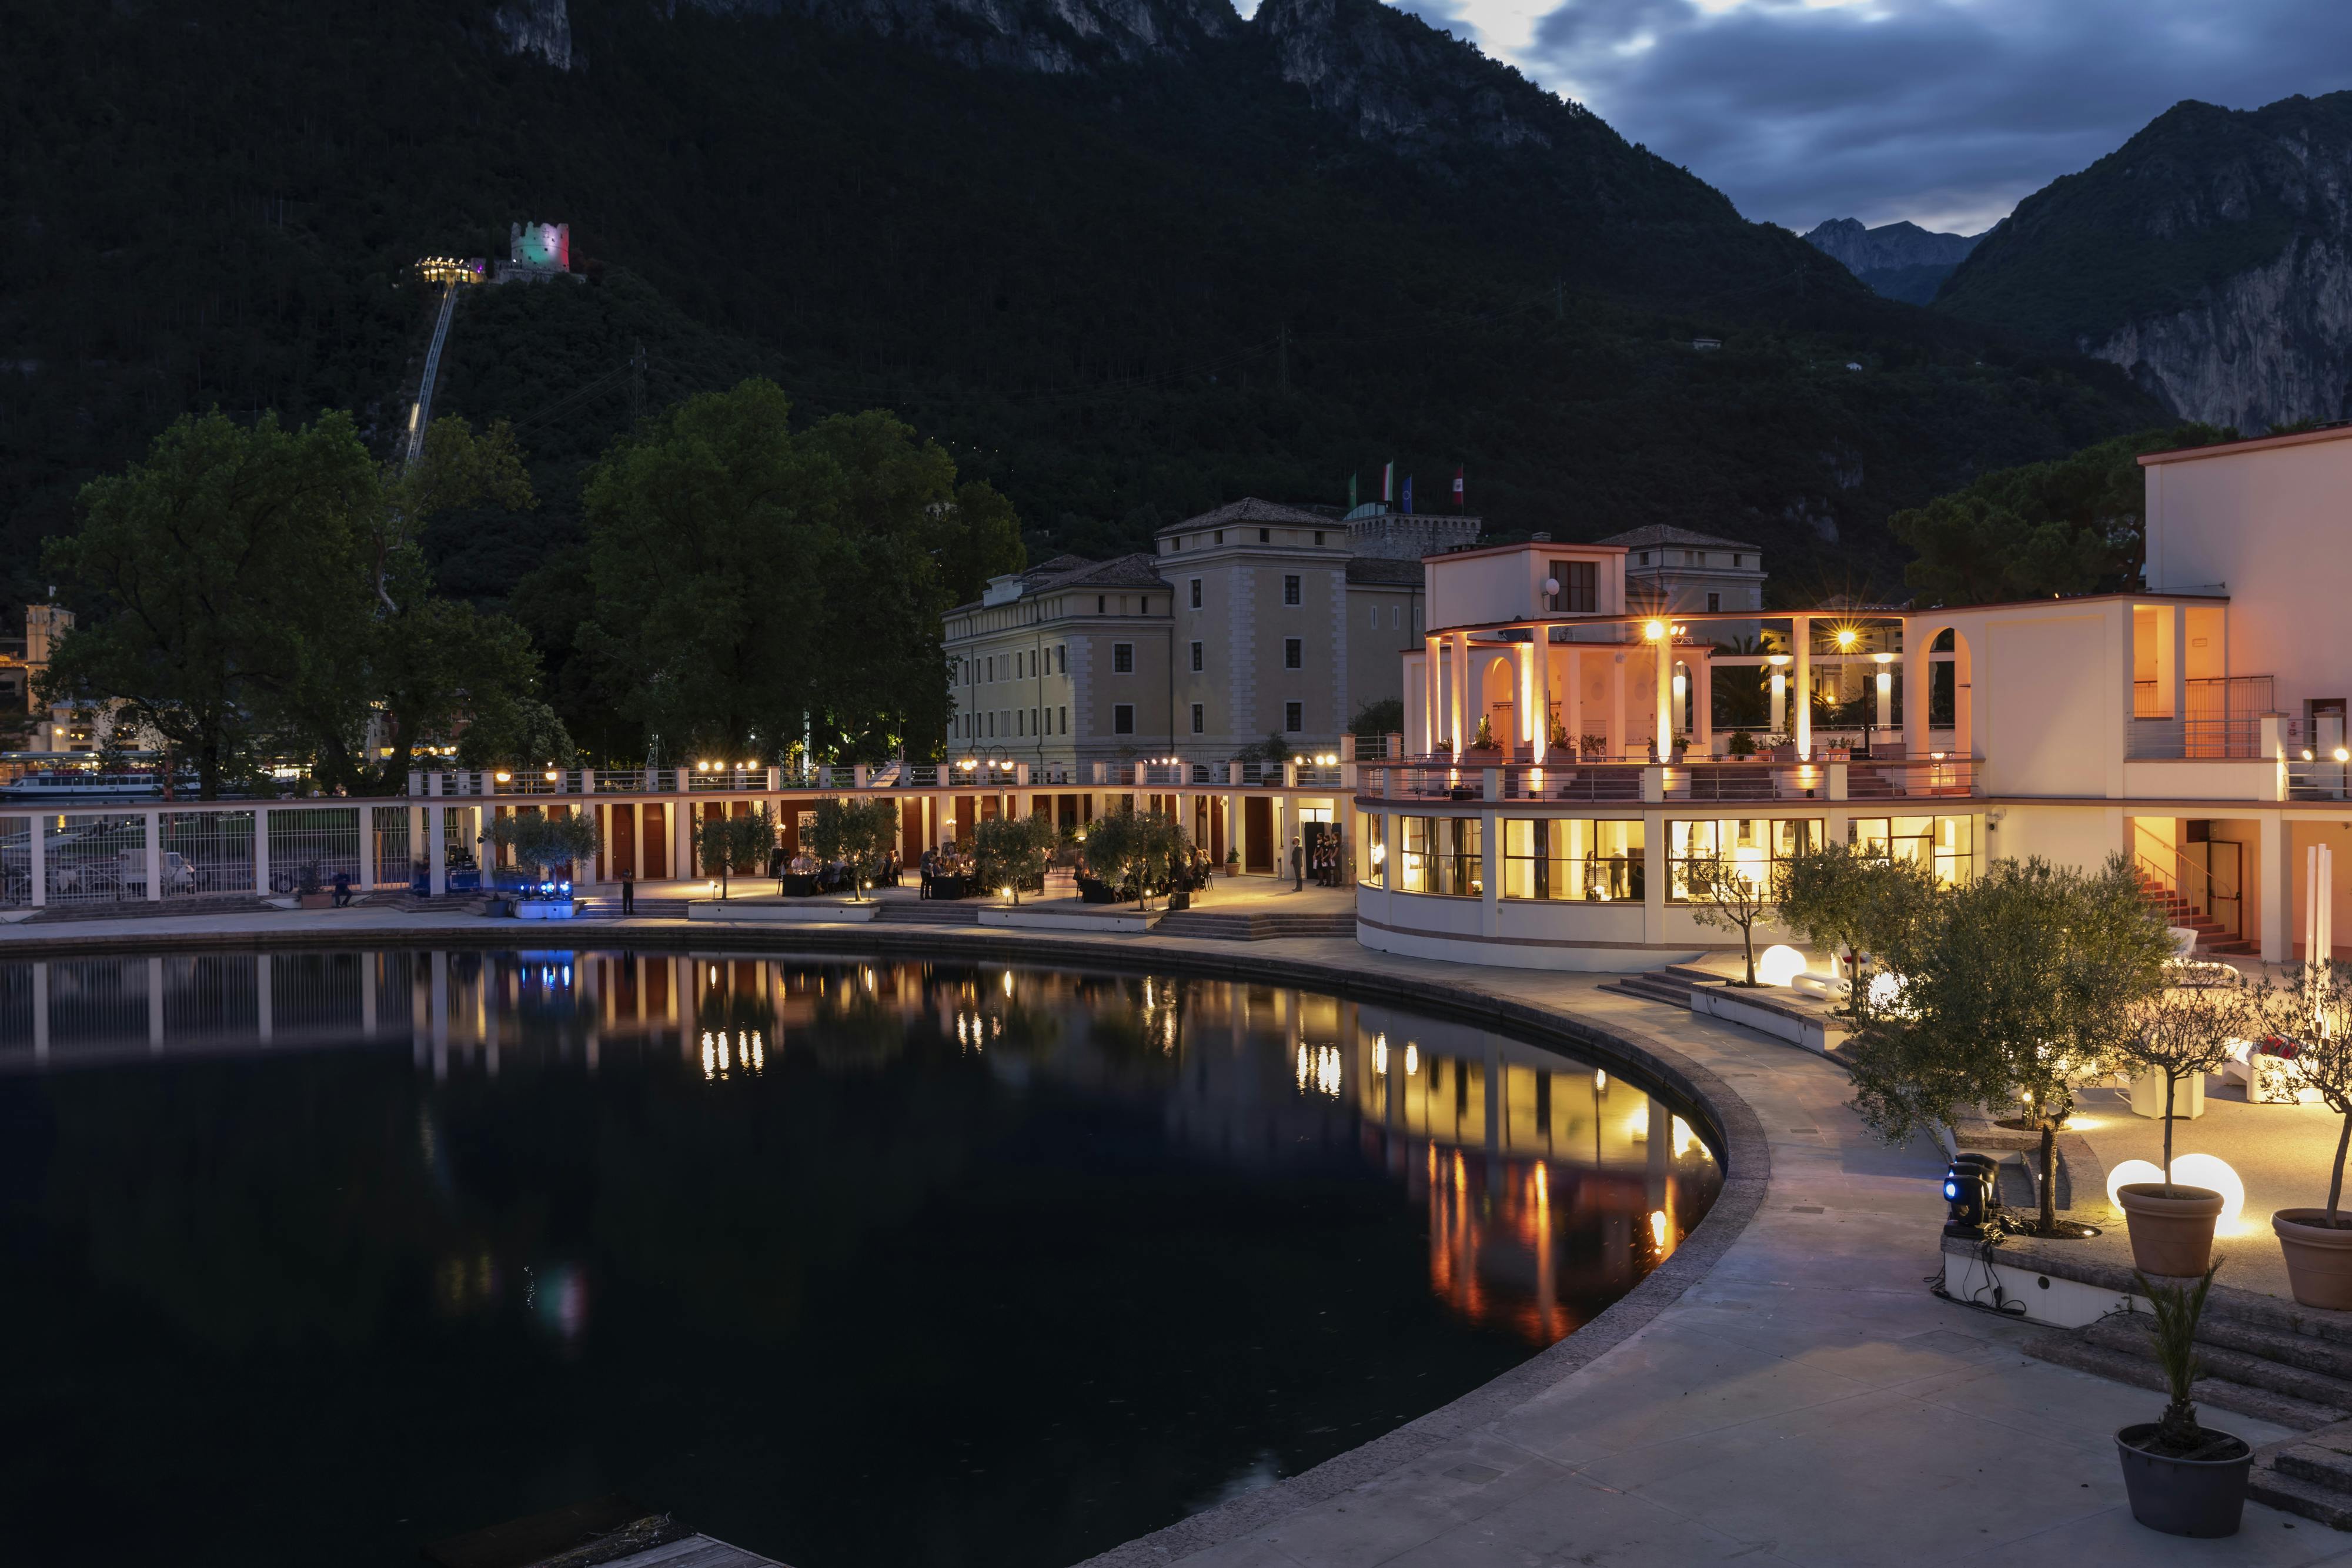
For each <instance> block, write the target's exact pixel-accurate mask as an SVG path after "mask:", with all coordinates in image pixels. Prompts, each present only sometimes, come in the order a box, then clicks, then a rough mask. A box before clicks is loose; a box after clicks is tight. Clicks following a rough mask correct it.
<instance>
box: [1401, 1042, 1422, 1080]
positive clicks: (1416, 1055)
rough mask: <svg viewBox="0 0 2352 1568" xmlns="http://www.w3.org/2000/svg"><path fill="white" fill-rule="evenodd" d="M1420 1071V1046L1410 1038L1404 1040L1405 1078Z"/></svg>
mask: <svg viewBox="0 0 2352 1568" xmlns="http://www.w3.org/2000/svg"><path fill="white" fill-rule="evenodd" d="M1418 1071H1421V1047H1419V1046H1417V1045H1415V1044H1413V1042H1412V1041H1411V1040H1406V1041H1405V1042H1404V1075H1405V1076H1406V1077H1407V1078H1410V1077H1412V1075H1413V1074H1414V1073H1416V1072H1418Z"/></svg>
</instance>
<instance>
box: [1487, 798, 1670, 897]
mask: <svg viewBox="0 0 2352 1568" xmlns="http://www.w3.org/2000/svg"><path fill="white" fill-rule="evenodd" d="M1503 896H1504V897H1505V898H1546V899H1550V898H1567V899H1578V900H1587V899H1589V900H1591V901H1593V902H1595V903H1614V902H1621V901H1623V902H1632V903H1635V904H1639V903H1640V902H1641V901H1642V898H1643V875H1642V824H1641V822H1640V821H1628V822H1612V821H1601V822H1593V821H1545V820H1541V819H1538V820H1534V821H1529V820H1528V819H1525V818H1506V819H1505V820H1504V822H1503Z"/></svg>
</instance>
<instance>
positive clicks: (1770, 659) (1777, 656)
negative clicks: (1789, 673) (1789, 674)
mask: <svg viewBox="0 0 2352 1568" xmlns="http://www.w3.org/2000/svg"><path fill="white" fill-rule="evenodd" d="M1764 662H1765V663H1766V664H1769V665H1771V666H1772V667H1773V668H1774V669H1776V670H1785V669H1787V668H1788V667H1789V655H1788V654H1786V653H1767V654H1766V655H1764Z"/></svg>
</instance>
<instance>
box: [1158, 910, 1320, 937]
mask: <svg viewBox="0 0 2352 1568" xmlns="http://www.w3.org/2000/svg"><path fill="white" fill-rule="evenodd" d="M1152 930H1153V932H1154V933H1156V934H1157V935H1159V936H1187V937H1193V938H1196V939H1206V940H1209V941H1216V942H1270V941H1272V940H1274V939H1275V938H1276V937H1278V936H1344V937H1346V938H1347V939H1348V940H1349V941H1350V942H1352V941H1354V940H1355V939H1356V915H1355V911H1353V910H1339V911H1334V912H1329V913H1325V914H1320V915H1309V914H1304V913H1299V914H1293V913H1291V912H1288V911H1278V910H1255V909H1252V910H1238V909H1237V910H1215V909H1173V910H1171V911H1169V912H1168V913H1167V914H1166V915H1161V916H1160V923H1159V924H1158V925H1155V926H1153V927H1152Z"/></svg>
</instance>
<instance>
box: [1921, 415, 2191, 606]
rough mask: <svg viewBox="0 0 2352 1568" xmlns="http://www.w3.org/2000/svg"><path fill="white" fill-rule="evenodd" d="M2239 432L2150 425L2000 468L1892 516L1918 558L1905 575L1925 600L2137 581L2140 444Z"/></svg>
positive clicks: (2150, 447) (2095, 588) (1986, 600)
mask: <svg viewBox="0 0 2352 1568" xmlns="http://www.w3.org/2000/svg"><path fill="white" fill-rule="evenodd" d="M2235 434H2237V433H2236V432H2234V431H2229V430H2217V429H2215V428H2214V427H2213V426H2211V425H2208V424H2182V425H2176V426H2173V427H2171V428H2168V429H2163V430H2145V431H2141V432H2139V433H2138V434H2134V435H2122V436H2117V437H2116V438H2115V439H2113V440H2111V441H2103V442H2100V443H2099V444H2097V445H2095V446H2086V447H2084V449H2083V450H2081V451H2080V452H2076V453H2074V454H2072V455H2068V456H2065V457H2058V458H2053V459H2051V460H2050V461H2048V462H2043V463H2029V464H2026V465H2023V466H2022V467H2017V468H2002V469H1999V470H1997V471H1995V472H1993V473H1990V474H1987V475H1985V476H1982V477H1981V478H1979V479H1977V480H1976V481H1974V482H1973V483H1971V484H1969V485H1968V486H1965V487H1963V488H1961V489H1958V490H1955V491H1953V492H1951V493H1950V494H1948V495H1944V496H1938V497H1936V498H1935V499H1934V500H1932V501H1929V502H1928V503H1927V505H1926V506H1924V507H1910V508H1908V509H1907V510H1904V511H1899V512H1896V513H1895V515H1894V516H1893V517H1890V518H1888V519H1887V527H1888V528H1891V529H1893V530H1894V534H1895V538H1897V539H1898V540H1900V541H1901V542H1902V543H1904V544H1906V545H1907V546H1909V547H1910V548H1911V549H1912V550H1913V551H1914V552H1916V558H1917V559H1915V560H1913V561H1912V562H1911V564H1910V565H1909V566H1907V567H1906V568H1905V569H1904V572H1903V580H1904V581H1905V582H1906V583H1907V584H1909V585H1910V587H1911V588H1912V589H1914V590H1916V591H1917V593H1918V596H1919V599H1920V601H1922V602H1923V603H1927V604H1991V603H2000V602H2002V601H2008V600H2013V599H2047V598H2050V597H2051V596H2052V595H2053V594H2072V593H2098V592H2104V591H2112V590H2116V589H2122V588H2127V587H2131V586H2133V585H2135V584H2137V582H2138V580H2139V574H2140V568H2141V565H2142V563H2143V562H2144V561H2145V560H2146V559H2147V517H2146V515H2145V514H2146V511H2147V484H2146V482H2145V481H2144V479H2143V478H2142V476H2141V469H2140V466H2139V464H2138V463H2137V458H2138V457H2139V455H2140V454H2142V453H2144V452H2162V451H2165V450H2166V449H2168V448H2170V447H2176V446H2203V445H2207V444H2210V443H2212V442H2216V441H2226V440H2229V439H2231V438H2232V437H2233V436H2234V435H2235Z"/></svg>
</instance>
